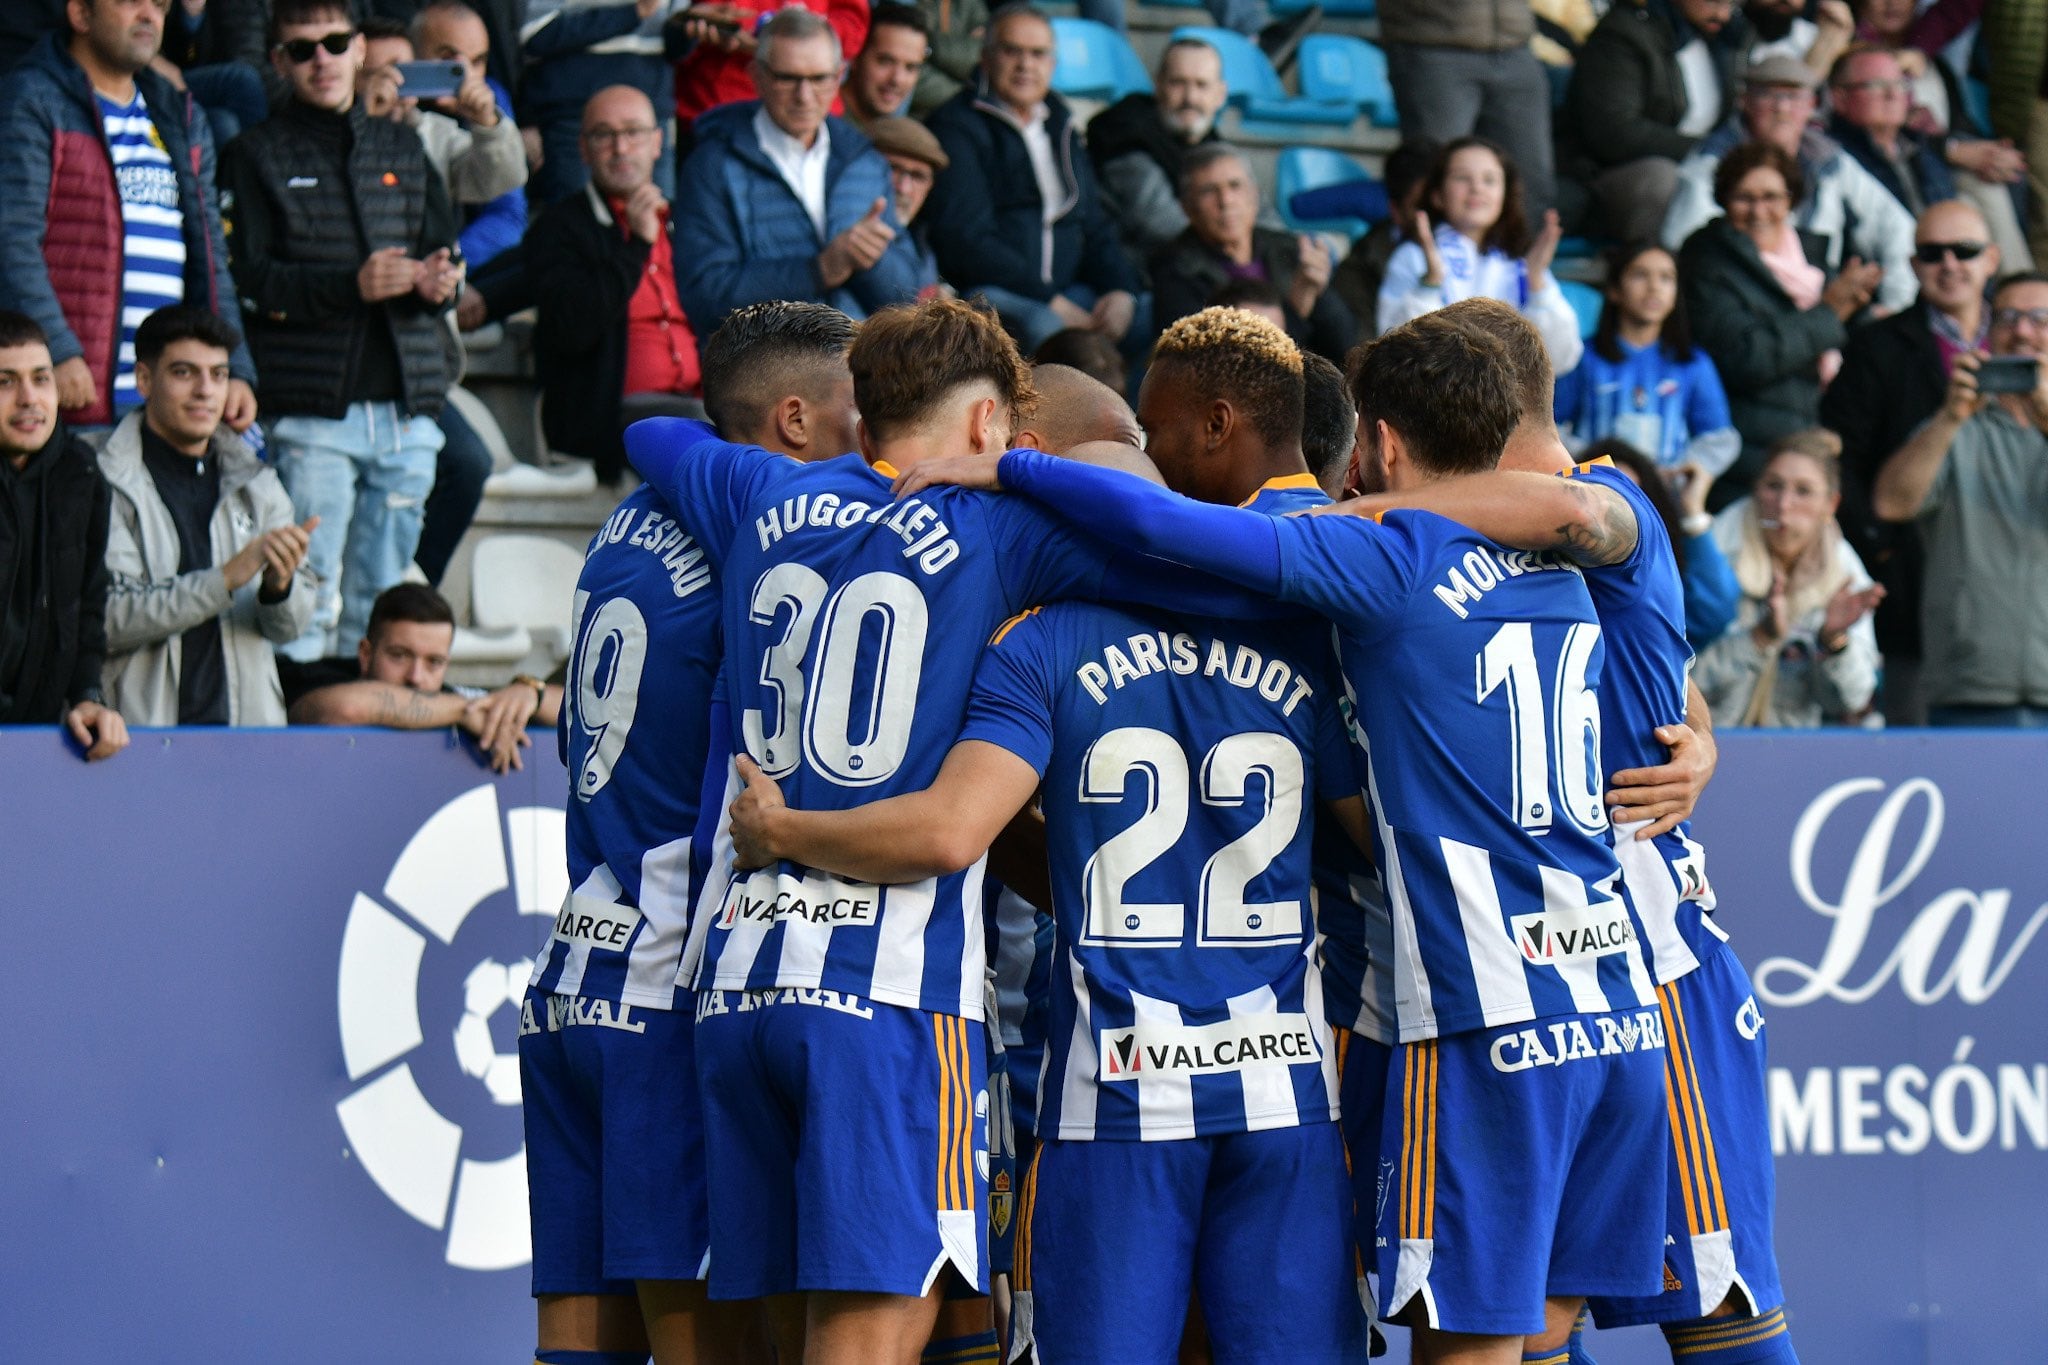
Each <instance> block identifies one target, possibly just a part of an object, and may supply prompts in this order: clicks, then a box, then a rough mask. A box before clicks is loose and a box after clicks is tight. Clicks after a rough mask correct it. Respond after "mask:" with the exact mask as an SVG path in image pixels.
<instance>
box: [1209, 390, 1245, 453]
mask: <svg viewBox="0 0 2048 1365" xmlns="http://www.w3.org/2000/svg"><path fill="white" fill-rule="evenodd" d="M1236 426H1237V409H1236V408H1234V407H1232V406H1231V405H1230V400H1229V399H1227V398H1212V399H1210V400H1209V420H1208V422H1207V423H1205V424H1204V434H1205V435H1206V436H1207V437H1208V438H1209V449H1211V450H1214V449H1216V448H1217V447H1218V446H1220V445H1222V444H1223V443H1224V442H1225V441H1228V440H1229V439H1230V433H1231V432H1232V430H1234V429H1235V428H1236Z"/></svg>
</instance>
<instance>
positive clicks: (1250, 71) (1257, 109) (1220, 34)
mask: <svg viewBox="0 0 2048 1365" xmlns="http://www.w3.org/2000/svg"><path fill="white" fill-rule="evenodd" d="M1182 39H1186V40H1188V41H1191V42H1197V43H1207V44H1208V45H1209V46H1210V47H1213V48H1215V49H1216V52H1217V54H1218V55H1219V56H1221V57H1222V59H1223V82H1224V84H1225V85H1227V86H1229V87H1230V103H1232V104H1234V105H1236V106H1237V108H1238V112H1239V114H1240V115H1241V116H1242V117H1243V119H1244V121H1245V122H1246V123H1247V124H1257V123H1280V124H1287V123H1293V124H1302V123H1328V124H1336V125H1339V126H1343V125H1346V124H1349V123H1350V122H1351V120H1353V119H1354V118H1356V117H1358V106H1357V105H1356V104H1355V103H1353V102H1351V101H1349V100H1345V101H1342V102H1338V103H1325V102H1324V101H1321V100H1313V99H1303V98H1300V97H1298V96H1294V95H1290V94H1288V93H1287V89H1286V87H1285V86H1283V85H1281V84H1280V76H1279V73H1278V72H1276V71H1274V70H1273V63H1271V62H1270V61H1267V60H1266V54H1265V53H1263V52H1261V51H1260V50H1259V45H1258V44H1257V43H1255V42H1253V41H1252V40H1251V39H1249V38H1247V37H1245V36H1244V35H1243V34H1242V33H1233V32H1231V31H1230V30H1229V29H1227V28H1202V27H1196V26H1189V27H1186V28H1177V29H1175V30H1174V31H1173V41H1175V42H1179V41H1181V40H1182Z"/></svg>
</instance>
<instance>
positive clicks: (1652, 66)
mask: <svg viewBox="0 0 2048 1365" xmlns="http://www.w3.org/2000/svg"><path fill="white" fill-rule="evenodd" d="M1681 31H1682V25H1681V23H1680V21H1679V19H1678V17H1677V16H1676V15H1675V14H1674V13H1673V12H1672V9H1671V6H1670V4H1669V0H1648V3H1647V4H1643V5H1634V4H1627V3H1618V4H1616V5H1615V6H1614V7H1613V8H1611V9H1609V10H1608V11H1607V13H1606V15H1605V16H1604V17H1602V19H1601V20H1600V22H1599V23H1598V24H1596V25H1594V27H1593V31H1592V32H1591V33H1590V34H1588V35H1586V42H1585V45H1584V46H1583V47H1581V48H1580V49H1579V56H1578V60H1577V61H1576V62H1574V63H1573V65H1572V77H1571V84H1570V85H1569V86H1567V87H1566V89H1565V97H1564V108H1563V109H1561V110H1559V111H1558V114H1557V142H1558V169H1560V170H1562V171H1564V172H1565V173H1566V174H1567V175H1571V176H1574V177H1577V178H1579V179H1581V180H1587V179H1591V178H1592V177H1593V176H1594V175H1596V174H1598V173H1599V172H1601V171H1603V170H1605V169H1607V168H1608V167H1610V166H1619V165H1622V164H1624V163H1626V162H1630V161H1635V160H1637V159H1638V158H1641V157H1646V156H1665V157H1670V158H1671V159H1672V160H1673V161H1678V160H1682V159H1683V158H1684V156H1685V154H1686V153H1687V152H1689V151H1691V150H1692V146H1693V144H1694V143H1695V142H1697V141H1698V140H1699V139H1698V138H1691V137H1687V136H1686V135H1685V134H1683V133H1681V132H1679V131H1678V121H1679V120H1680V119H1681V118H1683V117H1685V111H1686V102H1685V78H1684V76H1682V75H1681V74H1680V73H1679V69H1678V49H1679V46H1680V40H1679V35H1680V33H1681ZM1683 31H1684V33H1685V37H1686V38H1687V39H1688V40H1689V39H1690V38H1691V37H1692V32H1691V30H1690V29H1689V28H1684V29H1683ZM1752 37H1753V35H1752V33H1751V31H1750V27H1749V21H1748V20H1747V19H1745V18H1743V16H1742V11H1741V9H1739V8H1738V9H1737V10H1736V11H1735V12H1734V13H1733V14H1731V15H1730V16H1729V18H1728V22H1727V23H1726V24H1724V25H1722V27H1721V31H1720V32H1719V33H1718V34H1715V35H1714V36H1713V37H1712V38H1709V39H1708V40H1707V44H1708V47H1709V49H1710V50H1711V51H1712V52H1713V54H1714V69H1715V71H1716V73H1717V74H1718V75H1719V76H1720V78H1721V92H1722V110H1721V112H1722V114H1723V116H1724V117H1725V116H1726V115H1728V114H1731V113H1733V112H1734V110H1735V96H1736V91H1737V89H1738V81H1737V72H1738V71H1739V70H1740V67H1741V63H1742V60H1743V58H1744V56H1745V55H1746V54H1747V53H1748V51H1749V45H1750V41H1751V38H1752Z"/></svg>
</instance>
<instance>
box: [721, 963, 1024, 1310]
mask: <svg viewBox="0 0 2048 1365" xmlns="http://www.w3.org/2000/svg"><path fill="white" fill-rule="evenodd" d="M697 1073H698V1088H699V1092H700V1094H701V1095H702V1097H703V1103H704V1128H705V1142H706V1148H707V1151H708V1154H709V1172H710V1182H711V1200H710V1203H711V1247H712V1256H711V1277H710V1282H709V1283H710V1293H711V1296H712V1297H713V1298H717V1299H752V1298H759V1297H761V1296H762V1295H766V1294H788V1293H794V1292H798V1291H809V1290H845V1291H853V1292H865V1293H876V1294H907V1295H914V1296H922V1295H924V1294H926V1293H928V1292H930V1290H931V1288H932V1286H933V1285H934V1283H936V1282H937V1281H938V1278H939V1275H940V1272H941V1271H943V1270H944V1269H945V1268H946V1267H947V1266H948V1265H950V1266H952V1268H953V1269H954V1270H955V1271H956V1272H957V1273H958V1275H959V1277H960V1279H961V1280H962V1281H964V1282H965V1284H966V1285H968V1286H971V1287H972V1288H973V1289H974V1290H975V1291H977V1292H979V1293H983V1294H986V1293H987V1292H988V1271H987V1267H988V1213H987V1211H988V1135H987V1128H988V1082H987V1074H988V1059H987V1050H986V1042H985V1035H984V1033H983V1029H982V1025H981V1024H980V1023H979V1022H978V1021H976V1020H972V1019H964V1018H961V1017H960V1016H958V1015H951V1014H932V1013H929V1012H927V1011H924V1010H917V1009H908V1008H905V1007H903V1006H899V1005H883V1004H877V1003H875V1002H873V1001H870V1000H863V999H860V998H858V997H855V996H849V995H842V994H840V993H839V992H836V991H826V990H801V989H781V990H765V991H700V992H699V993H698V1008H697Z"/></svg>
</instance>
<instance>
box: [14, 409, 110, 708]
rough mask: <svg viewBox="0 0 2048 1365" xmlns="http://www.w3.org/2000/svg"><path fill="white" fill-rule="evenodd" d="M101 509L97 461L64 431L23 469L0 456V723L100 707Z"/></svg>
mask: <svg viewBox="0 0 2048 1365" xmlns="http://www.w3.org/2000/svg"><path fill="white" fill-rule="evenodd" d="M108 506H109V495H108V492H107V481H106V480H105V479H103V478H101V477H100V466H99V461H98V459H96V458H95V457H94V455H93V453H92V450H91V449H90V448H89V447H88V446H87V445H86V444H85V442H83V441H81V440H79V439H78V438H76V437H74V436H72V435H71V434H70V433H69V432H67V431H66V430H64V428H63V427H61V426H60V427H58V428H57V434H56V435H55V436H53V437H52V438H51V439H50V442H49V444H47V445H45V446H44V447H43V448H42V449H41V450H39V451H37V452H36V453H35V454H34V455H31V456H30V457H29V460H28V464H27V465H26V466H25V467H24V468H22V469H20V470H16V469H15V468H14V466H13V464H12V463H10V462H9V461H8V460H6V459H5V458H4V457H0V724H8V725H47V724H49V723H51V722H53V721H57V720H60V719H62V718H63V715H64V712H65V711H67V710H69V709H70V707H71V706H72V705H73V704H74V703H76V702H80V701H86V700H92V701H98V700H99V699H100V665H101V664H102V663H103V662H104V661H105V659H106V654H107V630H106V611H107V510H108Z"/></svg>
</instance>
